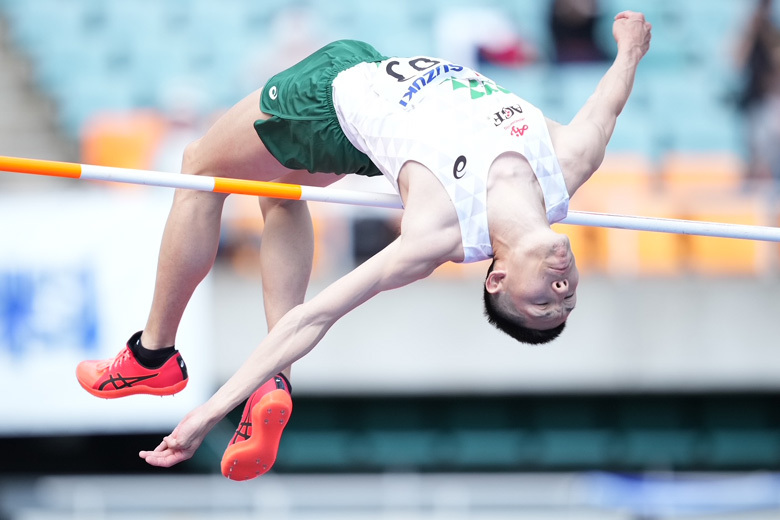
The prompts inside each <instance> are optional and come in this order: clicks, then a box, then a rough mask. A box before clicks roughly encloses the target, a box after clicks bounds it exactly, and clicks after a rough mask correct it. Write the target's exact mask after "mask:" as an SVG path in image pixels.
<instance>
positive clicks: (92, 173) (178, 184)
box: [0, 156, 780, 242]
mask: <svg viewBox="0 0 780 520" xmlns="http://www.w3.org/2000/svg"><path fill="white" fill-rule="evenodd" d="M0 171H8V172H15V173H33V174H37V175H50V176H54V177H69V178H73V179H89V180H102V181H109V182H126V183H133V184H145V185H149V186H162V187H168V188H184V189H191V190H200V191H214V192H218V193H240V194H244V195H257V196H260V197H273V198H279V199H289V200H310V201H319V202H337V203H341V204H355V205H361V206H373V207H383V208H401V207H402V204H401V199H400V198H399V197H398V196H397V195H395V194H389V193H371V192H362V191H350V190H338V189H332V188H320V187H315V186H299V185H297V184H281V183H277V182H264V181H250V180H240V179H228V178H225V177H206V176H203V175H182V174H180V173H170V172H154V171H146V170H132V169H129V168H116V167H109V166H93V165H88V164H75V163H66V162H58V161H43V160H39V159H22V158H17V157H5V156H0ZM561 223H563V224H574V225H578V226H592V227H606V228H615V229H633V230H637V231H654V232H661V233H674V234H684V235H700V236H710V237H723V238H741V239H745V240H765V241H769V242H780V228H776V227H769V226H755V225H745V224H725V223H719V222H700V221H691V220H677V219H663V218H655V217H638V216H632V215H612V214H609V213H588V212H585V211H570V212H569V214H568V216H567V217H566V218H565V219H563V220H562V221H561Z"/></svg>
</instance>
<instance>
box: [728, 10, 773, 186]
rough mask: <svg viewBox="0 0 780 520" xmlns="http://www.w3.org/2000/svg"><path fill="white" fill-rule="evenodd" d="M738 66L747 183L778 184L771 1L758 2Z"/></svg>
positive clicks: (743, 42) (740, 50) (741, 46)
mask: <svg viewBox="0 0 780 520" xmlns="http://www.w3.org/2000/svg"><path fill="white" fill-rule="evenodd" d="M737 65H738V67H739V68H740V69H741V71H742V74H743V79H744V84H743V87H742V91H741V92H740V96H739V108H740V109H741V110H742V112H743V113H744V114H745V118H746V122H747V139H748V143H747V145H748V179H749V180H756V179H764V180H766V179H773V180H774V182H776V183H778V182H780V145H778V143H780V30H779V29H778V27H777V25H776V24H775V22H774V20H773V18H772V0H759V1H758V2H757V5H756V9H755V12H754V13H753V16H752V17H751V19H750V21H749V23H748V25H747V28H746V30H745V34H744V37H743V38H742V41H741V44H740V47H739V48H738V49H737Z"/></svg>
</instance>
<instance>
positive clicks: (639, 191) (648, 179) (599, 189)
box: [560, 153, 656, 273]
mask: <svg viewBox="0 0 780 520" xmlns="http://www.w3.org/2000/svg"><path fill="white" fill-rule="evenodd" d="M655 181H656V176H655V172H654V168H653V164H652V163H651V162H650V160H649V159H648V158H647V156H645V155H643V154H639V153H619V154H618V153H612V154H608V155H607V156H606V157H605V158H604V162H603V163H602V165H601V167H600V168H599V169H598V170H597V171H596V172H595V173H594V174H593V177H591V179H590V180H589V181H588V182H586V183H585V184H584V185H583V186H582V187H581V188H580V189H579V190H578V191H577V193H576V194H575V195H574V197H573V198H572V202H571V209H572V210H575V211H592V212H601V213H618V214H637V213H638V212H639V210H638V208H637V206H638V205H640V204H641V203H642V201H644V200H645V199H646V198H647V197H648V196H649V195H650V194H652V193H653V192H654V190H655ZM560 229H561V231H562V232H565V233H566V234H568V235H569V237H570V238H571V241H572V249H573V251H574V253H575V255H576V256H577V262H578V266H579V267H580V270H581V271H582V272H584V273H587V272H608V273H612V272H613V271H615V270H616V271H618V272H635V271H636V265H638V264H637V263H636V261H635V255H634V253H633V249H632V247H631V246H630V245H629V244H630V243H634V244H635V243H636V238H635V234H633V233H634V232H629V231H619V230H609V229H604V228H596V227H585V226H566V225H560Z"/></svg>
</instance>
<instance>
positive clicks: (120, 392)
mask: <svg viewBox="0 0 780 520" xmlns="http://www.w3.org/2000/svg"><path fill="white" fill-rule="evenodd" d="M78 381H79V384H80V385H81V388H83V389H84V390H86V391H87V392H89V393H90V394H92V395H94V396H95V397H100V398H102V399H116V398H119V397H125V396H128V395H137V394H138V395H143V394H146V395H159V396H164V395H173V394H177V393H179V392H181V391H182V390H184V387H185V386H187V383H188V382H189V379H185V380H184V381H181V382H179V383H176V384H175V385H171V386H166V387H163V388H153V387H149V386H139V387H127V388H119V389H117V390H111V391H102V392H101V391H100V390H95V389H94V388H91V387H89V386H87V385H85V384H84V383H82V382H81V380H80V379H79V380H78Z"/></svg>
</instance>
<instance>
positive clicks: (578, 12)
mask: <svg viewBox="0 0 780 520" xmlns="http://www.w3.org/2000/svg"><path fill="white" fill-rule="evenodd" d="M598 4H599V3H598V0H554V2H553V5H552V9H551V10H550V32H551V35H552V39H553V46H554V49H555V61H556V62H558V63H569V62H588V61H601V60H605V59H606V58H607V56H606V54H605V53H604V51H603V50H602V49H601V47H599V45H598V43H597V39H596V28H597V25H598V21H599V15H600V10H599V5H598Z"/></svg>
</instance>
